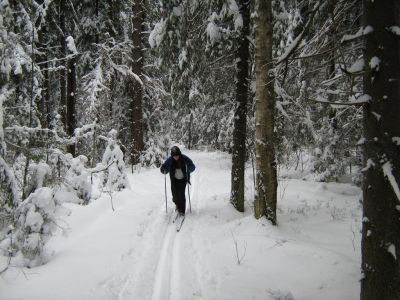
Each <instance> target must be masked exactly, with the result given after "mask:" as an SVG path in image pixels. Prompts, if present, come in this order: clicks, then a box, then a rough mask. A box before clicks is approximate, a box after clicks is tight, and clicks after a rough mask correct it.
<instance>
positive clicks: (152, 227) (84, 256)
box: [0, 151, 361, 300]
mask: <svg viewBox="0 0 400 300" xmlns="http://www.w3.org/2000/svg"><path fill="white" fill-rule="evenodd" d="M184 153H186V154H188V155H189V156H190V157H191V158H192V159H193V161H194V163H195V164H196V171H195V172H194V173H193V176H192V185H191V186H190V193H191V197H190V198H191V204H192V213H189V203H187V214H186V219H185V222H184V224H183V227H182V229H181V231H180V232H179V233H177V232H176V227H175V224H172V217H173V203H172V201H171V192H170V185H169V178H168V176H167V177H166V179H167V192H168V213H166V212H165V195H164V179H165V178H164V175H162V174H161V173H160V172H159V170H158V169H149V170H147V169H142V170H140V171H139V172H134V174H130V175H129V181H130V185H131V188H130V189H126V190H124V191H122V192H119V193H114V194H113V196H112V200H113V203H114V207H115V211H112V209H111V202H110V196H109V195H107V194H102V195H100V194H99V198H98V199H97V200H95V201H93V202H92V203H90V204H89V205H88V206H80V205H75V204H65V206H66V208H68V209H69V210H70V212H71V213H70V215H69V216H64V217H60V221H59V226H60V228H64V233H65V234H61V233H62V231H61V230H60V232H59V233H57V234H56V235H55V236H54V237H53V238H52V239H51V240H50V241H49V242H48V243H47V244H46V251H47V252H48V255H49V262H48V263H47V264H46V265H44V266H41V267H38V268H34V269H31V270H28V269H20V268H16V267H12V268H10V270H9V271H7V272H6V273H4V274H2V275H1V277H0V299H5V300H12V299H18V300H20V299H22V300H23V299H30V300H36V299H37V300H39V299H40V300H51V299H65V300H69V299H71V300H72V299H74V300H75V299H77V300H80V299H81V300H91V299H93V300H101V299H118V300H128V299H134V300H136V299H139V300H140V299H144V300H147V299H148V300H150V299H151V300H159V299H163V300H164V299H171V300H191V299H192V300H198V299H204V300H225V299H226V300H228V299H229V300H243V299H263V300H274V299H275V300H276V299H286V300H294V299H296V300H297V299H307V300H313V299H315V300H317V299H324V300H330V299H332V300H333V299H348V300H352V299H358V298H359V283H358V281H359V278H360V271H359V270H360V255H359V252H360V249H359V244H360V234H359V230H360V218H361V217H360V207H359V197H360V190H359V188H357V187H354V186H352V185H348V184H335V183H330V184H326V183H316V182H310V181H302V180H296V179H290V180H289V179H283V178H282V179H281V180H280V182H279V184H280V187H279V198H278V206H279V210H278V222H279V226H278V227H274V226H271V225H270V224H269V223H268V222H267V221H266V220H265V219H260V220H255V219H254V217H253V216H252V208H251V201H250V200H252V198H253V194H254V190H253V186H252V178H251V174H252V170H251V168H249V169H248V170H247V171H246V172H247V173H248V174H247V179H246V182H247V185H246V198H247V199H248V200H247V201H246V211H245V213H244V214H242V213H238V212H236V211H235V210H234V209H233V208H232V206H231V205H230V204H229V192H230V179H231V178H230V168H231V163H230V157H229V156H228V155H226V154H223V153H215V152H212V153H207V152H197V151H185V152H184ZM239 260H240V264H239V263H238V261H239ZM0 262H1V263H2V264H3V263H4V258H3V259H2V260H1V261H0Z"/></svg>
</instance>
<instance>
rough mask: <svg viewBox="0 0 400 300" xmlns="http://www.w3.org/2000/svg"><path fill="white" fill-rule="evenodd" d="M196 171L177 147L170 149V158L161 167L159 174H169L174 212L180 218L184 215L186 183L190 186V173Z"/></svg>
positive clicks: (189, 160)
mask: <svg viewBox="0 0 400 300" xmlns="http://www.w3.org/2000/svg"><path fill="white" fill-rule="evenodd" d="M195 169H196V166H195V165H194V164H193V161H192V160H191V159H190V158H189V157H187V156H186V155H184V154H182V152H181V150H180V149H179V148H178V147H177V146H173V147H172V148H171V156H170V157H168V158H167V160H166V161H165V162H164V163H163V164H162V165H161V168H160V170H161V173H163V174H167V173H169V176H170V179H171V192H172V201H173V202H174V203H175V205H176V210H177V211H178V213H179V214H180V215H181V216H184V215H185V211H186V197H185V189H186V183H189V184H190V173H192V172H193V171H194V170H195Z"/></svg>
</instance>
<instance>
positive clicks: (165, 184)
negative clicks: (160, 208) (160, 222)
mask: <svg viewBox="0 0 400 300" xmlns="http://www.w3.org/2000/svg"><path fill="white" fill-rule="evenodd" d="M164 187H165V212H166V213H167V212H168V211H167V174H164Z"/></svg>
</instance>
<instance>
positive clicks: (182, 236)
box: [108, 157, 212, 300]
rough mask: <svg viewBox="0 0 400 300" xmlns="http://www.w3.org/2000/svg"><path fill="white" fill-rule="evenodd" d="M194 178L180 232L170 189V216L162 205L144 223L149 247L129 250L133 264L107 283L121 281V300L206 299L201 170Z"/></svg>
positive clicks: (206, 279)
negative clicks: (201, 250) (201, 236)
mask: <svg viewBox="0 0 400 300" xmlns="http://www.w3.org/2000/svg"><path fill="white" fill-rule="evenodd" d="M198 159H199V160H200V159H201V158H200V157H199V158H198ZM191 179H192V184H191V185H190V187H189V188H190V199H191V200H194V201H192V213H190V204H189V199H187V208H186V218H185V221H184V223H183V225H182V228H181V230H180V231H179V232H177V230H176V222H175V223H173V217H174V212H173V209H172V208H171V203H172V201H171V199H170V192H169V190H168V193H169V194H168V198H169V199H168V205H169V207H168V214H167V215H166V213H165V207H164V206H162V207H160V208H159V209H158V210H157V212H155V213H153V214H151V216H149V219H148V220H146V221H145V222H144V224H143V226H144V227H145V228H146V229H145V230H144V232H143V237H144V240H146V241H147V242H146V244H144V245H142V246H139V245H136V247H137V246H139V247H137V248H135V249H133V248H132V249H130V250H129V251H128V253H127V254H126V256H130V261H127V263H128V266H127V272H126V274H118V278H116V277H113V278H111V279H109V280H108V281H109V283H108V285H110V286H111V287H113V285H114V284H115V281H118V288H116V287H113V288H114V293H112V294H114V295H116V296H117V299H118V300H128V299H151V300H167V299H170V300H199V299H203V298H204V297H203V296H204V295H203V291H204V288H203V284H202V282H203V281H204V280H205V281H206V282H209V281H210V280H212V277H211V276H210V274H201V270H202V254H201V253H200V252H199V251H198V250H197V249H199V247H200V246H201V245H200V244H199V243H201V241H200V240H198V238H197V237H198V235H199V234H201V233H202V232H203V231H202V229H201V227H202V222H204V220H203V218H202V216H201V214H202V213H201V212H202V210H203V202H202V197H203V192H202V186H203V185H204V186H206V183H205V182H204V180H205V179H206V178H205V177H203V174H202V170H201V167H197V168H196V171H195V172H194V173H193V175H192V177H191ZM186 195H187V191H186ZM178 221H179V220H178ZM134 256H136V258H135V257H134ZM210 277H211V278H210ZM115 289H117V291H115Z"/></svg>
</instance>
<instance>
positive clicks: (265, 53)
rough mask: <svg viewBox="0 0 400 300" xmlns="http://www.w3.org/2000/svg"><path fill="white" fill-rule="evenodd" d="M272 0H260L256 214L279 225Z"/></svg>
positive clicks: (257, 77) (257, 69) (257, 40)
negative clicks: (277, 218)
mask: <svg viewBox="0 0 400 300" xmlns="http://www.w3.org/2000/svg"><path fill="white" fill-rule="evenodd" d="M271 2H272V1H271V0H256V11H257V17H256V21H255V22H256V23H255V24H256V52H255V65H256V108H255V122H256V124H255V125H256V126H255V127H256V138H255V146H256V185H257V186H256V195H255V202H254V213H255V217H256V218H260V217H261V216H262V215H265V216H266V217H267V219H268V220H270V221H271V222H272V224H274V225H276V190H277V178H276V160H275V148H274V143H275V140H274V126H275V100H274V95H273V91H274V90H273V88H274V78H273V68H272V26H273V24H272V7H271Z"/></svg>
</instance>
